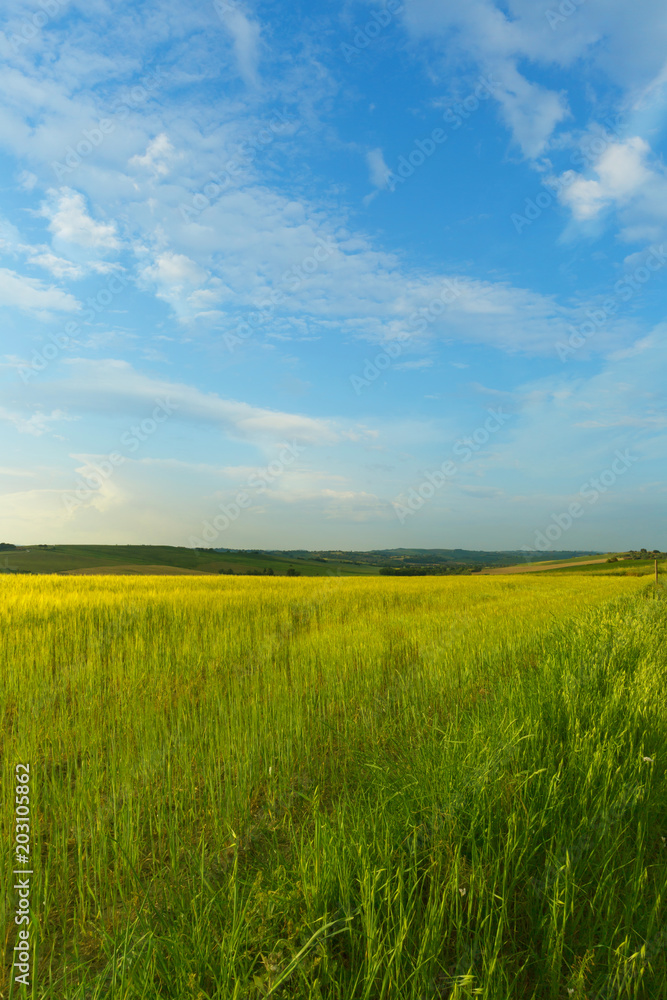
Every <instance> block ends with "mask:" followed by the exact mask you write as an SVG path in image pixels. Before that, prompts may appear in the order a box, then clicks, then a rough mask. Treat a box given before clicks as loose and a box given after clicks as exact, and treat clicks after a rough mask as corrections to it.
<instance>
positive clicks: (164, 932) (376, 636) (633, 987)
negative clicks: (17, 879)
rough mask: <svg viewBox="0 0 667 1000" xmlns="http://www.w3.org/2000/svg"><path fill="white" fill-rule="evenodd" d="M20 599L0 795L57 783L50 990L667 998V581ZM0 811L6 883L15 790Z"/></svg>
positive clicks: (9, 929)
mask: <svg viewBox="0 0 667 1000" xmlns="http://www.w3.org/2000/svg"><path fill="white" fill-rule="evenodd" d="M2 584H3V588H4V593H3V601H2V604H1V605H0V626H1V629H2V641H1V643H0V678H1V679H2V685H3V695H4V697H3V704H4V720H3V722H4V724H3V729H2V736H3V745H2V768H3V779H4V780H3V787H4V788H5V789H11V787H12V786H13V783H14V782H13V773H14V766H15V764H16V763H17V762H29V763H30V764H31V773H32V775H33V777H32V785H31V787H32V810H33V811H32V824H33V829H32V838H33V840H32V844H33V850H34V858H33V861H34V865H33V866H34V870H35V875H34V877H33V893H32V906H33V911H32V914H33V927H34V929H35V931H36V938H35V941H36V952H35V955H34V963H35V964H34V968H35V975H34V987H33V990H32V992H31V993H30V994H29V995H31V996H34V997H37V998H40V1000H47V998H48V1000H56V998H58V1000H63V998H64V1000H102V998H107V997H112V998H114V1000H135V998H137V1000H139V998H141V1000H154V998H155V1000H157V998H166V997H169V998H171V997H173V998H178V1000H212V998H224V1000H260V998H263V997H276V998H290V1000H323V998H327V1000H329V998H331V1000H334V998H335V1000H427V998H434V1000H435V998H448V1000H460V998H464V997H466V998H467V997H473V996H481V997H484V998H486V1000H515V998H516V1000H519V998H520V1000H556V998H560V997H564V998H567V997H573V998H574V1000H584V998H586V1000H611V998H614V1000H616V998H632V1000H638V998H642V997H646V998H651V1000H657V998H659V997H660V996H662V995H663V994H662V993H661V990H663V988H664V983H665V981H667V960H666V955H667V934H666V933H665V931H664V924H663V923H662V921H663V912H664V902H665V893H666V890H667V846H666V845H665V841H664V838H665V837H667V794H666V792H667V781H666V779H665V762H664V759H663V754H662V748H663V747H664V746H665V741H666V737H667V713H666V711H665V707H664V689H665V680H666V679H667V657H666V655H665V648H666V643H665V640H666V639H667V622H666V618H665V608H666V606H667V605H666V604H665V602H664V600H663V599H662V593H661V590H662V589H661V588H658V590H657V591H656V590H655V589H654V588H653V589H652V588H650V587H647V586H646V583H645V581H642V580H640V579H635V578H610V577H592V576H588V575H586V576H583V575H580V574H574V573H573V574H570V575H567V576H566V575H563V574H560V575H551V576H548V577H547V576H542V575H540V576H539V577H534V576H533V577H483V578H470V577H454V578H452V577H449V578H444V579H443V578H408V579H401V580H393V579H390V578H378V579H373V580H372V581H371V580H364V579H339V578H331V579H327V580H324V581H322V580H312V579H303V578H302V579H285V578H279V579H276V578H262V579H257V578H247V577H236V578H230V577H223V578H217V577H216V578H215V579H211V578H206V577H161V578H150V577H113V576H106V577H85V578H83V577H6V578H4V579H3V581H2ZM644 758H649V760H645V759H644ZM0 816H1V819H2V832H3V838H2V843H3V863H4V866H5V871H8V872H11V870H12V868H13V858H12V856H11V854H10V847H11V844H12V839H13V803H12V799H11V792H10V794H6V795H5V796H4V797H3V802H2V810H1V812H0ZM10 878H11V876H8V878H5V880H4V883H3V885H4V886H5V890H4V891H5V901H4V902H5V905H4V907H3V941H4V945H5V965H4V969H3V974H4V980H3V981H2V982H0V994H1V995H2V996H3V997H5V998H7V997H9V996H10V995H11V993H12V989H11V986H10V981H9V967H10V964H11V961H12V958H11V955H12V948H13V945H14V941H15V936H16V927H15V925H14V922H13V913H14V909H15V906H16V900H15V898H14V894H13V893H12V892H11V891H8V889H7V887H8V886H10V885H11V884H12V883H11V881H9V879H10ZM13 995H14V996H19V995H21V994H20V992H19V990H18V989H14V990H13Z"/></svg>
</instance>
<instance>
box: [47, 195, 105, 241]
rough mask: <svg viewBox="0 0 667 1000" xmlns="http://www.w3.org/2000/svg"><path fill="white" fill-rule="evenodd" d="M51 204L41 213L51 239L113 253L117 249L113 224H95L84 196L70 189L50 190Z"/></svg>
mask: <svg viewBox="0 0 667 1000" xmlns="http://www.w3.org/2000/svg"><path fill="white" fill-rule="evenodd" d="M50 194H51V195H52V203H51V204H50V205H45V206H44V207H43V209H42V214H43V215H45V216H46V218H48V219H49V220H50V221H49V229H50V230H51V232H52V233H53V236H54V239H56V240H58V241H62V242H64V243H70V244H74V245H75V246H80V247H84V248H86V249H96V250H116V249H117V248H118V247H119V246H120V242H119V240H118V236H117V233H116V225H115V223H112V222H111V223H108V222H96V221H95V220H94V219H93V218H91V216H90V215H88V213H87V211H86V203H85V201H84V197H83V195H82V194H81V193H80V192H78V191H73V190H72V189H71V188H63V189H62V190H61V191H60V192H59V193H56V192H55V191H51V192H50Z"/></svg>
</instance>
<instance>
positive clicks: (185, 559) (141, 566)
mask: <svg viewBox="0 0 667 1000" xmlns="http://www.w3.org/2000/svg"><path fill="white" fill-rule="evenodd" d="M520 555H521V553H518V552H482V551H474V550H468V549H382V550H378V551H374V552H340V551H339V552H335V551H322V552H307V551H305V550H293V551H289V550H288V551H283V552H280V551H276V552H267V551H236V550H230V551H222V552H217V551H213V550H203V549H201V550H197V549H191V548H184V547H182V546H181V547H179V546H170V545H49V546H46V545H29V546H21V547H20V548H17V549H10V550H7V551H3V548H2V546H0V573H2V572H3V571H4V572H8V573H9V572H20V573H77V572H78V573H82V572H105V573H108V572H111V571H114V570H115V571H116V572H118V573H133V574H145V575H152V574H155V573H162V574H163V573H167V572H168V573H173V574H174V575H177V574H178V573H215V574H218V573H222V572H229V571H232V572H233V573H237V574H243V573H249V572H257V571H259V572H263V571H265V570H269V569H270V570H272V571H273V573H274V574H276V575H278V576H285V575H287V573H288V571H289V570H290V568H291V569H293V570H294V571H295V572H297V573H299V575H301V576H377V575H378V574H379V572H380V569H381V568H382V567H386V566H391V567H394V568H406V567H414V568H420V567H422V568H423V567H425V566H430V567H432V568H433V569H439V570H444V569H446V568H447V567H450V568H451V567H452V565H455V566H456V565H458V566H461V565H467V566H468V567H469V569H470V570H474V569H475V568H481V567H482V566H506V565H510V564H512V563H513V562H515V561H516V559H517V558H518V557H519V556H520ZM558 555H561V553H556V554H555V556H558ZM562 555H563V556H564V557H565V556H571V554H570V553H562ZM579 558H581V559H586V558H589V557H587V556H585V555H582V556H580V557H579Z"/></svg>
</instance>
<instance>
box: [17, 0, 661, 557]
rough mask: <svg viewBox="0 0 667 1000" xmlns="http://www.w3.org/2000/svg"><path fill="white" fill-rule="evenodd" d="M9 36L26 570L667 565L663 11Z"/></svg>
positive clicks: (84, 18)
mask: <svg viewBox="0 0 667 1000" xmlns="http://www.w3.org/2000/svg"><path fill="white" fill-rule="evenodd" d="M2 17H3V21H2V32H1V33H0V56H1V67H0V73H1V74H2V81H1V83H2V92H3V95H4V100H3V106H2V108H1V109H0V190H1V191H2V203H1V205H0V253H1V254H2V260H0V306H1V308H2V317H3V320H2V326H1V333H0V337H1V344H0V385H1V393H2V394H1V397H0V423H1V426H2V437H1V442H2V443H1V451H0V539H1V540H7V541H14V542H17V543H26V544H36V543H39V542H47V543H57V542H70V543H77V542H78V543H94V542H107V543H141V542H144V543H147V544H150V543H164V544H173V545H202V544H206V545H210V546H216V547H228V548H234V547H239V548H253V547H258V548H297V547H298V548H311V549H314V548H345V549H353V548H357V549H368V548H381V547H382V548H384V547H394V546H420V547H446V548H454V547H463V548H480V549H482V548H486V549H520V548H531V549H542V550H544V551H548V550H549V549H599V550H603V551H605V550H615V549H619V548H622V549H625V548H634V547H641V546H645V547H648V548H654V547H660V548H662V549H666V548H667V531H666V529H665V518H664V509H665V499H666V486H665V479H664V468H665V457H666V455H665V452H666V442H665V433H664V432H665V425H666V423H667V419H666V415H665V392H664V380H665V373H666V366H665V346H664V345H665V332H666V330H667V324H666V322H665V319H664V315H663V303H664V301H665V287H666V277H667V172H666V170H665V165H664V161H663V158H664V145H665V130H664V124H665V111H666V109H667V57H666V56H665V53H666V52H667V20H666V19H665V16H664V6H663V4H662V3H659V2H657V0H656V2H653V0H642V2H640V3H638V4H635V5H634V6H633V7H629V6H628V5H627V4H626V3H621V2H620V0H606V2H605V3H604V4H601V3H596V2H595V0H584V2H581V0H579V2H576V0H563V2H561V3H560V4H556V3H554V4H551V6H550V5H549V4H548V3H545V4H544V5H542V4H539V3H536V2H535V0H517V2H509V3H502V4H500V3H498V4H494V3H493V2H491V0H470V2H468V3H466V4H460V3H453V2H450V0H437V2H436V0H405V3H403V4H402V5H401V4H400V3H399V2H398V0H389V2H388V3H386V4H385V3H372V2H361V0H360V2H354V3H328V2H327V3H314V4H313V3H311V4H302V3H299V2H296V3H295V2H292V3H290V4H283V3H280V2H277V3H276V2H274V3H271V4H268V3H267V4H262V3H258V2H255V3H252V2H250V0H248V2H241V0H238V2H237V0H217V2H216V3H202V4H185V3H183V2H182V0H165V2H153V3H150V4H147V3H141V2H139V3H137V2H133V3H125V2H122V0H120V2H114V3H113V4H112V3H106V2H100V0H86V3H85V4H84V3H83V2H79V0H41V2H35V3H33V2H27V0H26V2H24V0H6V3H5V4H4V5H3V15H2Z"/></svg>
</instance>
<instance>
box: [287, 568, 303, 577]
mask: <svg viewBox="0 0 667 1000" xmlns="http://www.w3.org/2000/svg"><path fill="white" fill-rule="evenodd" d="M287 576H301V573H299V571H298V569H294V566H290V568H289V569H288V570H287Z"/></svg>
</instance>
